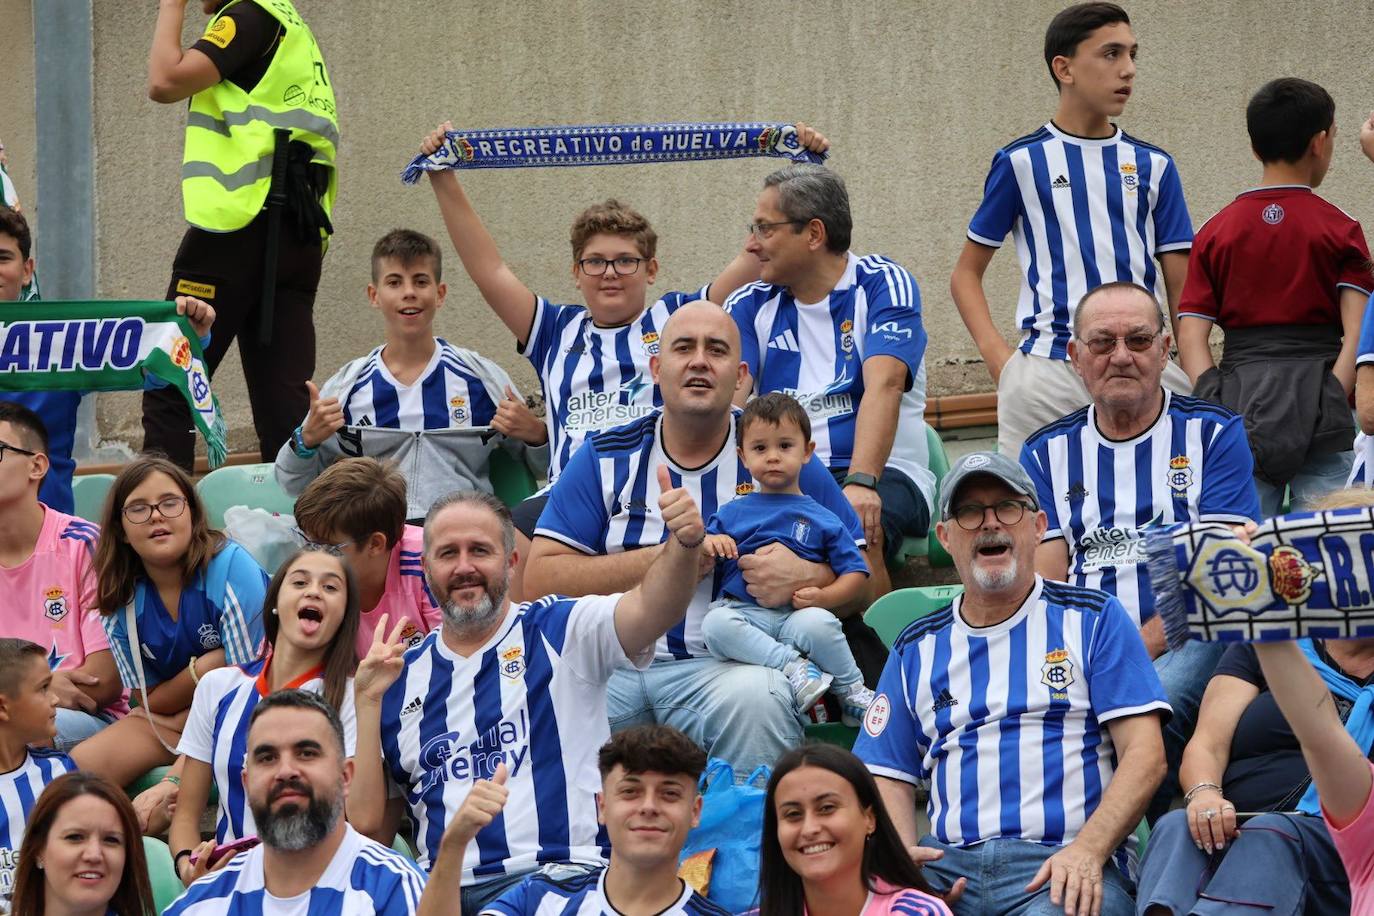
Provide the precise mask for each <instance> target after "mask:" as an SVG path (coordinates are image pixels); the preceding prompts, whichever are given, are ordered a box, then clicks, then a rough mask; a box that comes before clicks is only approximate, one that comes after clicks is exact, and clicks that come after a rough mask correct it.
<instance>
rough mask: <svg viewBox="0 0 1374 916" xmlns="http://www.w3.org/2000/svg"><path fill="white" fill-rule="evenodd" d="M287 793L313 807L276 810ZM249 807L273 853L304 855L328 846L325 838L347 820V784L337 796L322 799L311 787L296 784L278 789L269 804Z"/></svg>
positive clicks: (292, 806)
mask: <svg viewBox="0 0 1374 916" xmlns="http://www.w3.org/2000/svg"><path fill="white" fill-rule="evenodd" d="M287 789H290V790H291V791H293V792H299V793H301V794H302V795H305V796H306V797H307V798H309V799H310V801H309V803H308V804H307V805H306V806H305V807H304V808H302V807H300V806H299V805H287V806H286V807H284V808H282V809H281V810H279V811H274V810H272V802H273V801H274V800H275V799H276V797H277V796H278V795H280V794H281V793H282V792H283V791H285V790H287ZM249 807H250V808H251V809H252V811H253V820H254V821H256V822H257V825H258V835H259V836H260V837H262V841H263V842H264V843H266V844H267V845H268V846H271V847H272V848H273V849H280V850H283V851H285V852H300V851H301V850H302V849H309V848H310V847H312V846H318V845H319V844H320V843H322V842H324V838H325V837H327V836H329V834H330V832H331V831H332V830H333V829H334V827H335V825H336V824H338V822H339V818H340V817H342V816H343V810H344V793H343V782H342V781H340V783H339V785H338V790H337V791H336V792H333V793H332V794H330V795H328V796H326V797H324V798H319V797H317V796H316V795H315V792H314V790H312V789H311V788H310V786H308V785H306V784H305V783H303V782H300V781H298V780H292V781H291V782H287V783H283V784H282V785H280V786H278V787H277V788H276V789H274V790H273V792H272V794H271V795H269V796H268V798H267V804H265V805H258V804H257V803H250V804H249Z"/></svg>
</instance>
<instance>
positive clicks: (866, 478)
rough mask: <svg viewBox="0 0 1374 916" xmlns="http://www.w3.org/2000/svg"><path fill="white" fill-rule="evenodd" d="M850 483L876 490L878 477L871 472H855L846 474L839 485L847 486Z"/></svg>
mask: <svg viewBox="0 0 1374 916" xmlns="http://www.w3.org/2000/svg"><path fill="white" fill-rule="evenodd" d="M851 484H852V485H853V486H856V487H866V488H868V489H870V490H876V489H878V478H876V477H874V476H873V475H872V474H863V473H859V472H855V473H853V474H848V475H846V476H845V478H844V481H843V482H841V484H840V486H841V487H847V486H850V485H851Z"/></svg>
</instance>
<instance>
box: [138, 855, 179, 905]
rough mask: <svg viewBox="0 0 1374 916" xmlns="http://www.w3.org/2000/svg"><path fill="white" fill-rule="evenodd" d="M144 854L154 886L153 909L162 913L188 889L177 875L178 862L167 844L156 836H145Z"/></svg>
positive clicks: (150, 881) (149, 880) (149, 878)
mask: <svg viewBox="0 0 1374 916" xmlns="http://www.w3.org/2000/svg"><path fill="white" fill-rule="evenodd" d="M143 855H144V857H146V858H147V860H148V882H149V883H150V884H151V885H152V887H153V910H154V912H158V913H161V912H162V911H163V910H165V909H167V907H169V906H171V905H172V901H174V900H176V899H177V898H178V897H180V896H181V895H182V893H183V892H184V891H185V890H186V888H185V887H184V886H182V883H181V879H180V878H178V877H177V869H176V864H175V863H173V861H172V851H171V850H170V849H168V848H167V844H166V843H164V842H162V841H161V840H159V839H155V838H154V837H150V836H145V837H144V838H143Z"/></svg>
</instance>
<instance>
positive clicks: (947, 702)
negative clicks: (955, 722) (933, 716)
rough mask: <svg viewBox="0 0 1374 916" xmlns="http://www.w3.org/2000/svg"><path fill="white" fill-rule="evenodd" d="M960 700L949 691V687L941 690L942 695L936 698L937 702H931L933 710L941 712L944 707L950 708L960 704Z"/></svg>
mask: <svg viewBox="0 0 1374 916" xmlns="http://www.w3.org/2000/svg"><path fill="white" fill-rule="evenodd" d="M958 705H959V701H958V700H956V699H954V695H953V694H951V693H950V692H949V688H948V687H944V688H942V689H941V690H940V695H939V696H937V697H936V698H935V702H934V703H931V704H930V710H931V712H939V711H940V710H942V709H949V708H951V707H954V706H958Z"/></svg>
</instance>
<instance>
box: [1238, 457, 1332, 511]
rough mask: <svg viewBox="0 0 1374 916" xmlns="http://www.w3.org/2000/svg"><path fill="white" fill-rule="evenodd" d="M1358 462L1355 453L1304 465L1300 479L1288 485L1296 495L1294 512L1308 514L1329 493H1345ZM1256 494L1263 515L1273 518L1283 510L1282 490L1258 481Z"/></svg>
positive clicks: (1257, 479)
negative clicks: (1351, 469)
mask: <svg viewBox="0 0 1374 916" xmlns="http://www.w3.org/2000/svg"><path fill="white" fill-rule="evenodd" d="M1354 461H1355V453H1354V452H1353V451H1349V452H1332V453H1330V454H1329V455H1322V456H1320V457H1317V458H1313V459H1312V460H1311V461H1309V462H1307V464H1305V465H1303V468H1302V470H1301V471H1299V472H1298V476H1296V477H1294V478H1293V479H1292V480H1290V481H1288V487H1289V489H1291V490H1292V491H1293V507H1292V511H1293V512H1307V511H1310V510H1311V509H1312V507H1313V504H1315V503H1316V501H1317V500H1319V499H1321V498H1322V497H1323V496H1325V495H1326V494H1328V493H1334V492H1336V491H1337V490H1343V489H1345V481H1346V478H1348V477H1349V476H1350V465H1351V464H1352V463H1354ZM1255 491H1256V492H1257V493H1259V501H1260V515H1262V516H1264V517H1265V518H1272V517H1273V516H1275V515H1278V514H1279V510H1280V509H1282V508H1283V487H1281V486H1275V485H1274V484H1272V483H1268V482H1267V481H1263V480H1260V479H1259V478H1258V477H1256V478H1255Z"/></svg>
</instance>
